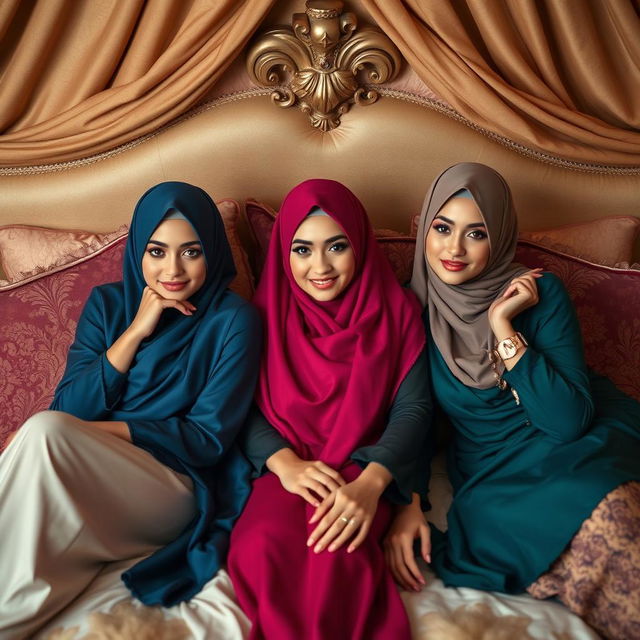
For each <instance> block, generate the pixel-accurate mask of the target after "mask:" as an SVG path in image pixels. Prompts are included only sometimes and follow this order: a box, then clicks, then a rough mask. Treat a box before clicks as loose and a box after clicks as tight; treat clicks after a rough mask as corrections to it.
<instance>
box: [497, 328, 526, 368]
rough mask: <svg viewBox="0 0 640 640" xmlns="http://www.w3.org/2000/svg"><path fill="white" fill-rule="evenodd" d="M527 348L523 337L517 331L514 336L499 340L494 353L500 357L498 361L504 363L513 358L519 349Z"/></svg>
mask: <svg viewBox="0 0 640 640" xmlns="http://www.w3.org/2000/svg"><path fill="white" fill-rule="evenodd" d="M526 346H528V344H527V341H526V340H525V339H524V336H523V335H522V334H521V333H520V332H519V331H518V332H517V333H516V334H515V335H514V336H511V337H510V338H505V339H504V340H501V341H500V342H498V344H497V345H496V348H495V351H496V353H497V354H498V356H500V359H501V360H502V361H503V362H504V361H505V360H510V359H511V358H513V357H515V356H516V354H517V353H518V350H519V349H522V347H526Z"/></svg>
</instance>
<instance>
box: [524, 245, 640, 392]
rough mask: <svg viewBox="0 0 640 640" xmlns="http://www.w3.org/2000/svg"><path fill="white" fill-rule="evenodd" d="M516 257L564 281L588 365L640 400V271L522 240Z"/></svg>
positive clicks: (529, 265)
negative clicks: (589, 260)
mask: <svg viewBox="0 0 640 640" xmlns="http://www.w3.org/2000/svg"><path fill="white" fill-rule="evenodd" d="M516 260H517V261H518V262H521V263H522V264H525V265H527V266H528V267H532V268H533V267H543V268H544V269H546V270H547V271H551V272H553V273H555V274H556V275H557V276H558V277H559V278H560V279H561V280H562V281H563V283H564V285H565V287H566V288H567V290H568V292H569V295H570V296H571V299H572V300H573V303H574V305H575V307H576V311H577V313H578V319H579V320H580V327H581V329H582V338H583V341H584V349H585V356H586V360H587V363H588V364H589V366H590V367H592V368H593V369H594V371H596V372H597V373H599V374H601V375H604V376H607V377H608V378H609V379H611V380H612V381H613V382H614V383H615V384H616V385H617V386H618V387H619V388H620V389H622V390H623V391H625V392H626V393H628V394H629V395H630V396H633V397H634V398H636V399H637V400H640V271H638V270H635V269H613V268H610V267H603V266H600V265H596V264H593V263H591V262H587V261H586V260H581V259H579V258H574V257H572V256H568V255H566V254H562V253H559V252H557V251H552V250H551V249H543V248H542V247H540V246H538V245H536V244H534V243H530V242H525V241H520V242H519V243H518V251H517V253H516Z"/></svg>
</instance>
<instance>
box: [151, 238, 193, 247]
mask: <svg viewBox="0 0 640 640" xmlns="http://www.w3.org/2000/svg"><path fill="white" fill-rule="evenodd" d="M147 244H156V245H158V246H159V247H164V248H165V249H168V248H169V245H168V244H166V243H164V242H160V240H154V239H153V238H150V239H149V242H147ZM194 244H198V245H202V243H201V242H200V240H191V242H183V243H182V244H181V245H180V249H182V248H183V247H190V246H191V245H194Z"/></svg>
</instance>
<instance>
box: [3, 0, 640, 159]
mask: <svg viewBox="0 0 640 640" xmlns="http://www.w3.org/2000/svg"><path fill="white" fill-rule="evenodd" d="M274 5H276V3H275V2H274V0H251V1H250V2H249V0H238V1H235V0H218V1H216V2H213V3H212V2H207V1H206V0H173V1H172V0H94V1H92V2H75V0H34V1H33V2H20V0H4V1H3V2H2V3H0V36H1V37H2V40H3V42H2V44H3V47H2V51H1V52H0V69H2V74H3V75H2V80H1V82H0V114H1V115H0V164H3V165H14V166H19V165H28V164H40V163H46V162H58V161H64V160H71V159H76V158H81V157H85V156H87V155H90V154H95V153H98V152H101V151H106V150H108V149H112V148H113V147H115V146H117V145H120V144H124V143H126V142H129V141H131V140H133V139H135V138H137V137H139V136H141V135H144V134H146V133H149V132H151V131H154V130H156V129H158V128H159V127H161V126H162V125H164V124H166V123H168V122H169V121H171V120H172V119H173V118H176V117H177V116H179V115H181V114H183V113H184V112H186V111H187V110H188V109H190V108H191V107H192V106H194V105H195V104H196V103H197V102H198V101H199V100H200V99H201V98H203V96H204V95H205V94H206V93H207V91H208V90H209V89H211V87H212V86H213V85H214V84H215V83H216V82H217V81H218V79H219V78H220V77H221V75H222V73H223V71H224V70H225V69H226V67H227V66H228V65H229V64H230V63H231V61H232V60H233V59H234V58H235V57H236V56H237V55H238V54H239V52H240V51H241V49H242V48H243V46H244V45H245V44H246V42H247V40H248V39H249V37H250V36H251V34H252V33H253V32H254V31H255V30H256V28H258V26H259V25H260V24H261V22H263V19H264V18H265V16H266V15H267V13H268V11H269V9H270V8H271V7H274V12H276V11H277V12H278V16H279V15H280V13H281V11H280V9H279V8H278V6H274ZM358 5H359V6H360V7H363V8H364V9H365V10H367V11H368V12H369V13H370V14H371V16H372V17H373V18H374V19H375V20H376V21H377V22H378V25H379V26H380V28H381V29H382V30H383V31H385V32H386V33H387V35H388V36H389V37H390V38H391V39H392V40H393V41H394V42H395V44H396V45H397V46H398V48H399V49H400V51H401V52H402V53H403V55H404V56H405V58H406V59H407V61H408V63H409V64H410V65H411V67H412V68H413V69H414V71H415V72H416V73H417V74H418V75H419V76H420V78H421V79H422V80H423V81H424V82H425V84H426V85H427V87H429V88H430V89H431V90H433V91H434V92H436V93H437V94H438V95H439V96H440V97H441V98H443V99H444V100H445V101H446V102H448V103H449V104H450V105H451V106H452V107H453V108H454V109H455V110H456V111H457V112H458V113H459V114H461V115H462V116H464V118H466V119H467V120H468V121H470V122H471V123H472V124H474V125H478V126H480V127H482V128H484V129H486V130H487V131H488V132H489V133H490V134H497V135H499V136H504V137H506V138H508V139H509V140H513V141H514V142H515V143H518V144H521V145H525V146H527V147H530V148H533V149H535V150H540V151H542V152H546V153H549V154H552V155H557V156H561V157H563V158H568V159H572V160H575V161H577V162H587V163H598V164H601V163H604V164H619V165H624V166H635V165H638V164H640V158H639V156H640V132H639V128H640V92H638V91H637V87H638V86H639V85H640V44H639V43H640V18H639V17H638V11H637V3H635V2H634V0H602V1H600V0H592V1H591V2H587V1H586V0H585V2H581V3H580V7H579V10H577V9H576V7H575V4H574V3H570V2H560V1H558V0H544V1H543V0H520V1H518V2H509V3H504V2H498V0H466V1H456V2H452V1H446V0H438V1H437V2H436V1H434V0H352V1H349V2H347V3H346V7H345V8H346V10H349V9H352V8H358ZM291 7H292V13H293V11H294V10H296V11H299V10H302V3H300V5H298V4H295V3H293V2H292V3H291ZM264 26H265V27H267V26H273V25H272V24H271V23H270V22H269V18H267V20H265V21H264Z"/></svg>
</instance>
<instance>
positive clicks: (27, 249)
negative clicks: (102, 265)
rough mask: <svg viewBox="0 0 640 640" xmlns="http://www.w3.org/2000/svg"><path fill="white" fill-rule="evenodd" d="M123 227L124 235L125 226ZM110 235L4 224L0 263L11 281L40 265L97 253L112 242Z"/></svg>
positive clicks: (46, 266) (0, 233)
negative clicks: (74, 256) (73, 256)
mask: <svg viewBox="0 0 640 640" xmlns="http://www.w3.org/2000/svg"><path fill="white" fill-rule="evenodd" d="M119 231H120V233H118V234H117V235H122V233H123V232H124V229H121V230H119ZM108 235H110V234H104V233H93V232H91V231H81V230H75V229H47V228H45V227H31V226H28V225H24V224H16V225H10V226H6V227H0V266H2V270H3V271H4V275H5V277H6V279H7V280H8V281H9V282H17V281H19V280H22V279H24V278H25V276H26V275H27V274H33V273H34V272H35V271H36V270H38V269H39V270H40V271H41V272H43V271H48V270H49V268H50V267H52V266H57V265H61V264H64V263H67V262H69V256H70V255H78V256H79V255H81V254H82V255H86V254H88V253H93V252H94V251H96V250H97V249H99V248H101V247H103V246H104V245H105V244H107V243H108V241H109V239H110V238H108Z"/></svg>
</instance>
